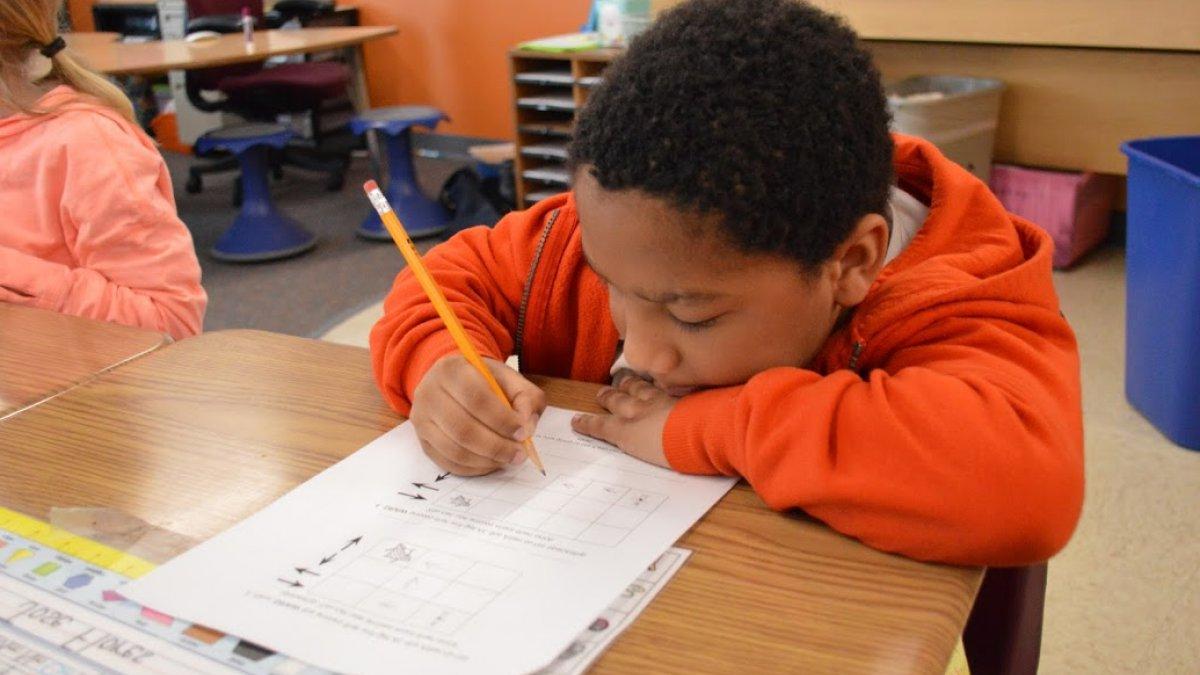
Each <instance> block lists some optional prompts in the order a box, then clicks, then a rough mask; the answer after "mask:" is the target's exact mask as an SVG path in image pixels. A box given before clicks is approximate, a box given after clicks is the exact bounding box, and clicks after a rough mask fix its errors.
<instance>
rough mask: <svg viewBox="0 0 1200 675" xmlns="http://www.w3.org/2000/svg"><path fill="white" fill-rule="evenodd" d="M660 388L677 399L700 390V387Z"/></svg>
mask: <svg viewBox="0 0 1200 675" xmlns="http://www.w3.org/2000/svg"><path fill="white" fill-rule="evenodd" d="M658 388H659V389H662V390H663V391H665V392H667V395H668V396H673V397H675V398H682V397H684V396H687V395H688V394H690V393H692V392H693V391H696V390H697V389H699V387H664V386H661V385H660V386H659V387H658Z"/></svg>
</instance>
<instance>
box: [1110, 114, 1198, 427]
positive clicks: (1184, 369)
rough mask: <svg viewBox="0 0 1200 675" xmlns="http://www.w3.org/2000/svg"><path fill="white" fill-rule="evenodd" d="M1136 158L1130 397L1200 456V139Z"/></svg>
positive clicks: (1132, 168)
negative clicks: (1197, 451)
mask: <svg viewBox="0 0 1200 675" xmlns="http://www.w3.org/2000/svg"><path fill="white" fill-rule="evenodd" d="M1121 151H1122V152H1124V153H1125V155H1126V156H1128V158H1129V207H1128V208H1129V211H1128V243H1127V245H1126V260H1125V286H1126V291H1125V331H1126V339H1125V396H1126V397H1127V398H1128V399H1129V402H1130V403H1131V404H1132V405H1133V407H1134V408H1137V410H1138V411H1139V412H1141V413H1142V414H1143V415H1145V416H1146V419H1148V420H1150V422H1151V423H1153V424H1154V426H1156V427H1158V429H1159V431H1161V432H1163V433H1164V434H1166V436H1167V438H1170V439H1171V440H1172V441H1174V442H1175V443H1178V444H1179V445H1182V446H1184V447H1187V448H1191V449H1192V450H1200V136H1181V137H1175V138H1150V139H1144V140H1137V141H1130V142H1128V143H1125V144H1124V145H1122V146H1121Z"/></svg>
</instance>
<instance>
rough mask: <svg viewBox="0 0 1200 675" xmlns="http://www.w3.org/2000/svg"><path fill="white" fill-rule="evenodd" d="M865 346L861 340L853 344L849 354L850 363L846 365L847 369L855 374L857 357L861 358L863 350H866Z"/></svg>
mask: <svg viewBox="0 0 1200 675" xmlns="http://www.w3.org/2000/svg"><path fill="white" fill-rule="evenodd" d="M866 346H867V343H865V342H863V341H862V340H859V341H857V342H855V343H854V348H853V350H852V351H851V352H850V363H848V364H846V367H847V368H849V369H850V370H853V371H856V372H857V371H858V357H859V356H862V352H863V349H864V348H866Z"/></svg>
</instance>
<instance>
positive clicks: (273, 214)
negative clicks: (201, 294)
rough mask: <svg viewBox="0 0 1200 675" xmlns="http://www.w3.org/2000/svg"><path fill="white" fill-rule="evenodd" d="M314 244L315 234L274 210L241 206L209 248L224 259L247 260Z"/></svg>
mask: <svg viewBox="0 0 1200 675" xmlns="http://www.w3.org/2000/svg"><path fill="white" fill-rule="evenodd" d="M316 245H317V238H316V236H315V235H313V234H312V233H311V232H309V231H307V230H305V229H304V228H302V227H300V224H299V223H297V222H296V221H294V220H292V219H291V218H288V217H287V216H285V215H283V214H281V213H279V212H278V211H275V210H274V209H269V210H266V211H258V212H255V211H252V210H248V209H245V208H243V209H242V211H241V212H240V213H238V216H237V218H236V219H235V220H234V221H233V225H231V226H230V227H229V229H228V230H226V231H225V233H224V234H222V235H221V238H220V239H219V240H217V243H216V245H215V246H213V247H212V249H211V250H210V251H209V252H210V253H211V254H212V257H214V258H216V259H217V260H221V261H224V262H244V263H250V262H265V261H268V260H281V259H283V258H290V257H292V256H297V255H300V254H301V253H305V252H307V251H310V250H312V248H313V247H314V246H316Z"/></svg>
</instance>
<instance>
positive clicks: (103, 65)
mask: <svg viewBox="0 0 1200 675" xmlns="http://www.w3.org/2000/svg"><path fill="white" fill-rule="evenodd" d="M396 32H397V30H396V27H395V26H353V27H340V28H299V29H296V30H262V31H255V32H254V42H253V44H250V45H247V44H246V42H245V40H244V39H243V38H242V34H241V33H230V34H228V35H222V36H220V37H218V38H216V39H213V40H204V41H201V42H188V41H186V40H154V41H150V42H131V43H127V42H117V41H110V40H104V39H99V38H93V37H82V36H88V35H89V34H88V33H68V34H66V35H65V36H64V37H65V38H66V40H67V45H68V48H69V49H70V50H71V52H72V53H73V54H74V55H75V56H77V57H79V59H80V60H81V61H83V62H84V63H86V64H87V65H88V66H89V67H90V68H92V69H94V70H96V71H99V72H101V73H104V74H106V75H159V74H162V73H166V72H167V71H170V70H196V69H200V68H214V67H217V66H228V65H233V64H237V63H254V62H257V61H265V60H266V59H268V58H270V57H272V56H286V55H288V54H310V53H313V52H323V51H328V50H332V49H343V48H351V49H348V52H349V55H350V59H351V63H350V71H351V73H352V74H353V78H354V79H353V82H352V86H351V92H350V94H351V98H352V100H353V102H354V105H355V108H357V109H358V110H366V109H367V108H369V107H370V101H369V99H368V97H367V81H366V76H365V75H364V73H363V59H362V53H361V47H362V44H363V43H364V42H369V41H371V40H378V39H381V38H385V37H388V36H389V35H395V34H396Z"/></svg>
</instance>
